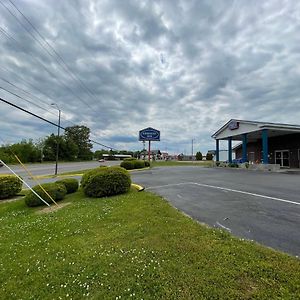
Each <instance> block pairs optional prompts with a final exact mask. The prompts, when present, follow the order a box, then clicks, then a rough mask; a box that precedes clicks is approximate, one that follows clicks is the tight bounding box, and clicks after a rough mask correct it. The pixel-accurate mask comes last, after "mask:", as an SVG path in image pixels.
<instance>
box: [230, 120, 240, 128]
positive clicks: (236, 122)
mask: <svg viewBox="0 0 300 300" xmlns="http://www.w3.org/2000/svg"><path fill="white" fill-rule="evenodd" d="M239 127H240V123H239V122H238V121H235V120H233V121H231V122H230V123H229V125H228V128H229V129H230V130H235V129H239Z"/></svg>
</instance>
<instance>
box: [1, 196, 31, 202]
mask: <svg viewBox="0 0 300 300" xmlns="http://www.w3.org/2000/svg"><path fill="white" fill-rule="evenodd" d="M23 197H25V195H16V196H13V197H12V198H9V199H5V200H0V203H6V202H13V201H17V200H20V199H22V198H23Z"/></svg>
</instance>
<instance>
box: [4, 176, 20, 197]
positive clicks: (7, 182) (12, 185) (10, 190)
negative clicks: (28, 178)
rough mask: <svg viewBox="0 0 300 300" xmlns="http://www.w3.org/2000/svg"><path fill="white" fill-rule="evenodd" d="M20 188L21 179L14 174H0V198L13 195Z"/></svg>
mask: <svg viewBox="0 0 300 300" xmlns="http://www.w3.org/2000/svg"><path fill="white" fill-rule="evenodd" d="M21 190H22V181H21V180H20V179H19V178H18V177H16V176H15V175H10V174H8V175H0V199H5V198H9V197H12V196H15V195H16V194H18V193H19V192H21Z"/></svg>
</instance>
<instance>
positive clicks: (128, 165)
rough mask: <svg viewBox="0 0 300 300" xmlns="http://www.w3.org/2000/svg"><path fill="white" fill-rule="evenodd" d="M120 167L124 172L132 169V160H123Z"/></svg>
mask: <svg viewBox="0 0 300 300" xmlns="http://www.w3.org/2000/svg"><path fill="white" fill-rule="evenodd" d="M120 166H121V167H122V168H124V169H126V170H132V169H134V160H123V161H122V162H121V164H120Z"/></svg>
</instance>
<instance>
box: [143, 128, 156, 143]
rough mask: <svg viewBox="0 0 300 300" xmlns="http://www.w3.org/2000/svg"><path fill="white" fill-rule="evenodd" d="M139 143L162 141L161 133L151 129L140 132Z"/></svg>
mask: <svg viewBox="0 0 300 300" xmlns="http://www.w3.org/2000/svg"><path fill="white" fill-rule="evenodd" d="M139 141H160V131H159V130H156V129H154V128H151V127H148V128H145V129H143V130H140V132H139Z"/></svg>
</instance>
